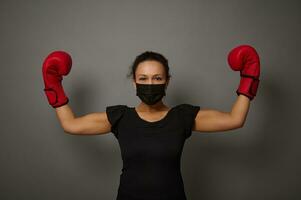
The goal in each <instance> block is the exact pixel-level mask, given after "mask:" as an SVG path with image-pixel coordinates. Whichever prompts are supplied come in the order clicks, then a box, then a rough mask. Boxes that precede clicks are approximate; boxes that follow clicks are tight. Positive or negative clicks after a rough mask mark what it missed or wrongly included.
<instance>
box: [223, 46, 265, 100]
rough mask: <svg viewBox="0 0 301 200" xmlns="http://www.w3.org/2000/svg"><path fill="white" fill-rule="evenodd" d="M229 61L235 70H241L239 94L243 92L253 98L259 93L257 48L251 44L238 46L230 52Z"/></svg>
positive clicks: (237, 91)
mask: <svg viewBox="0 0 301 200" xmlns="http://www.w3.org/2000/svg"><path fill="white" fill-rule="evenodd" d="M228 63H229V65H230V67H231V68H232V69H233V70H234V71H238V70H239V71H240V77H241V79H240V84H239V87H238V89H237V90H236V93H237V95H239V94H243V95H245V96H247V97H248V98H249V99H250V100H252V99H253V98H254V97H255V96H256V93H257V89H258V85H259V74H260V60H259V56H258V54H257V52H256V50H255V49H254V48H253V47H251V46H249V45H240V46H237V47H235V48H234V49H232V50H231V51H230V53H229V54H228Z"/></svg>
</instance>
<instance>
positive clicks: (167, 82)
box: [165, 79, 169, 89]
mask: <svg viewBox="0 0 301 200" xmlns="http://www.w3.org/2000/svg"><path fill="white" fill-rule="evenodd" d="M165 84H166V86H165V89H166V88H167V86H168V84H169V79H168V80H166V83H165Z"/></svg>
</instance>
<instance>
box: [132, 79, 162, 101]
mask: <svg viewBox="0 0 301 200" xmlns="http://www.w3.org/2000/svg"><path fill="white" fill-rule="evenodd" d="M165 86H166V84H165V83H164V84H139V83H136V95H137V96H138V97H139V98H140V99H141V101H143V102H144V103H146V104H148V105H153V104H155V103H157V102H158V101H160V100H161V99H162V98H163V96H165Z"/></svg>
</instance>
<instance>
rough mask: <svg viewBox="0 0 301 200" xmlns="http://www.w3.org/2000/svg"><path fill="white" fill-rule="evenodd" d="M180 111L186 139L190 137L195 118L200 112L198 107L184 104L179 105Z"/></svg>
mask: <svg viewBox="0 0 301 200" xmlns="http://www.w3.org/2000/svg"><path fill="white" fill-rule="evenodd" d="M180 110H181V117H182V120H183V126H184V129H185V134H186V135H185V136H186V138H188V137H190V136H191V133H192V127H193V126H194V122H195V118H196V115H197V114H198V111H199V110H200V106H195V105H191V104H186V103H185V104H181V105H180Z"/></svg>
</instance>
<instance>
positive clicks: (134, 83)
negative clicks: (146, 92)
mask: <svg viewBox="0 0 301 200" xmlns="http://www.w3.org/2000/svg"><path fill="white" fill-rule="evenodd" d="M132 83H133V86H134V88H135V90H136V82H135V79H132Z"/></svg>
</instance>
